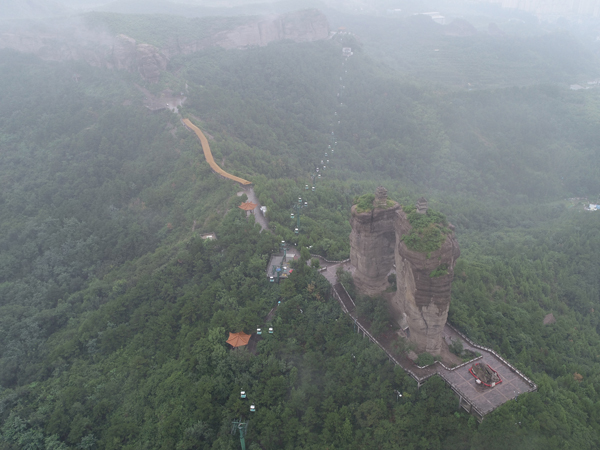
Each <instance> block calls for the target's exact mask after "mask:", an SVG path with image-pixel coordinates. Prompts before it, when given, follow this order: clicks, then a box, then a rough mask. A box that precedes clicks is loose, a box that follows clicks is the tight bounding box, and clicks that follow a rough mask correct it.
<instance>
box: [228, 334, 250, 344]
mask: <svg viewBox="0 0 600 450" xmlns="http://www.w3.org/2000/svg"><path fill="white" fill-rule="evenodd" d="M251 337H252V336H251V335H250V334H246V333H244V332H243V331H240V332H239V333H229V339H227V343H228V344H229V345H231V346H232V347H241V346H242V345H248V341H249V340H250V338H251Z"/></svg>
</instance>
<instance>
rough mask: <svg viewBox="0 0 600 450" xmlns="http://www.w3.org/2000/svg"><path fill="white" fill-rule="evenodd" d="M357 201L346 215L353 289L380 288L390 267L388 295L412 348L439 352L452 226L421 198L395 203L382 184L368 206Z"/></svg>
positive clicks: (455, 252) (454, 251) (453, 250)
mask: <svg viewBox="0 0 600 450" xmlns="http://www.w3.org/2000/svg"><path fill="white" fill-rule="evenodd" d="M371 196H372V194H371ZM371 198H373V197H371ZM363 203H364V201H363ZM359 204H360V205H361V208H359V207H358V206H359ZM359 204H357V205H354V206H353V207H352V215H351V218H350V224H351V226H352V232H351V233H350V261H351V264H352V265H353V266H354V268H355V270H354V275H353V276H354V282H355V284H356V286H357V288H358V290H359V291H360V292H361V293H363V294H366V295H371V296H372V295H377V294H381V293H382V292H384V291H385V289H386V288H387V287H388V281H387V277H388V275H389V274H390V273H393V272H394V270H395V272H396V283H397V290H396V294H395V296H393V298H392V299H390V300H389V306H390V310H391V311H392V314H393V316H394V318H395V320H396V321H397V322H398V324H399V325H404V327H403V328H406V326H407V325H408V330H407V335H408V338H409V339H410V341H411V342H413V343H414V344H415V347H416V351H417V353H423V352H428V353H431V354H432V355H439V354H440V352H441V350H442V341H443V338H442V331H443V329H444V325H445V324H446V319H447V318H448V308H449V306H450V292H451V286H452V279H453V277H454V265H455V263H456V259H457V258H458V257H459V256H460V250H459V247H458V243H457V241H456V238H455V236H454V227H453V226H452V225H451V224H449V223H448V222H447V221H446V218H445V217H444V215H443V214H441V213H438V212H435V211H433V210H431V209H428V206H427V200H426V199H425V198H423V197H421V198H420V199H419V201H418V202H417V205H416V206H405V207H400V205H399V204H398V203H397V202H394V201H391V200H389V199H388V198H387V191H386V190H385V188H383V187H379V188H378V189H377V191H376V193H375V198H374V200H373V206H372V209H370V210H368V208H364V205H363V204H361V203H360V202H359Z"/></svg>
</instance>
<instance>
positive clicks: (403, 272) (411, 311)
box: [392, 210, 460, 355]
mask: <svg viewBox="0 0 600 450" xmlns="http://www.w3.org/2000/svg"><path fill="white" fill-rule="evenodd" d="M410 231H411V225H410V223H409V221H408V218H407V217H406V214H405V213H404V211H402V210H400V211H399V212H398V220H397V222H396V254H395V256H396V285H397V290H396V296H395V298H394V300H393V301H392V303H393V305H392V306H393V307H394V308H393V309H394V310H399V311H402V312H403V313H404V314H406V321H407V324H408V329H409V339H410V340H411V341H412V342H413V343H415V344H416V346H417V349H416V350H417V352H419V353H422V352H428V353H431V354H432V355H437V354H439V353H440V351H441V349H442V331H443V330H444V325H445V324H446V320H447V318H448V308H449V307H450V293H451V287H452V280H453V278H454V265H455V263H456V259H457V258H458V257H459V256H460V250H459V247H458V242H457V241H456V238H455V236H454V232H452V233H451V234H449V235H448V236H446V240H445V241H444V243H443V244H442V246H441V248H440V249H439V250H436V251H435V252H431V253H421V252H417V251H414V250H410V249H409V248H408V247H407V246H406V244H405V243H404V242H403V240H402V236H404V235H408V234H409V233H410Z"/></svg>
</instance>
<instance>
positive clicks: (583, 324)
mask: <svg viewBox="0 0 600 450" xmlns="http://www.w3.org/2000/svg"><path fill="white" fill-rule="evenodd" d="M121 19H122V18H121ZM121 19H119V20H121ZM130 19H131V18H130ZM134 20H139V23H141V24H142V26H141V29H145V28H144V27H145V25H144V24H146V25H147V24H148V23H149V22H147V21H144V19H143V18H134ZM383 29H385V28H384V27H382V30H383ZM417 38H418V37H415V39H417ZM539 45H540V46H541V48H542V49H543V51H544V52H547V54H548V55H550V56H548V58H550V59H552V58H554V57H553V56H552V52H553V51H555V50H552V49H550V48H549V47H548V45H549V44H546V43H544V42H541V43H540V44H539ZM342 46H351V47H352V48H353V51H354V55H353V56H352V57H350V58H349V59H348V60H347V61H344V59H343V57H342V52H341V48H342ZM373 55H374V54H373V53H371V51H370V50H369V46H368V45H365V46H364V47H363V46H362V45H361V44H360V43H359V41H357V40H356V39H355V38H354V37H352V36H350V35H341V36H336V37H335V38H333V39H331V40H327V41H323V42H316V43H303V44H297V43H291V42H281V43H276V44H272V45H269V46H267V47H264V48H251V49H246V50H231V51H225V50H220V49H208V50H204V51H200V52H197V53H194V54H190V55H186V56H177V57H174V58H173V59H171V61H170V63H169V67H168V69H167V72H165V73H163V74H162V78H161V81H160V83H159V84H157V85H154V86H145V87H148V88H150V89H151V91H152V92H154V93H159V92H161V90H163V89H166V88H173V89H175V88H176V89H177V92H181V91H182V90H183V89H185V95H186V97H187V99H186V102H185V103H184V106H183V108H181V109H180V112H181V114H182V116H184V117H188V118H190V119H191V120H192V121H193V122H194V123H195V124H197V125H198V126H199V127H200V128H201V129H202V130H203V131H204V132H205V133H206V134H207V137H208V138H209V140H210V145H211V148H212V151H213V154H214V157H215V160H216V161H217V162H218V163H219V165H220V166H221V167H223V168H224V169H225V170H227V171H229V172H231V173H234V174H236V175H240V176H243V177H244V178H248V179H250V180H252V181H253V182H254V184H255V185H254V190H255V193H256V194H257V196H258V198H259V200H260V202H261V203H262V204H263V205H266V206H267V208H268V214H267V215H268V218H269V220H270V228H271V231H272V232H269V231H264V232H262V233H261V232H260V227H259V226H258V225H257V224H255V223H254V218H253V217H252V216H250V217H246V214H245V212H243V211H241V210H240V209H238V208H237V206H238V205H239V204H240V202H241V201H243V200H244V199H245V197H244V196H243V195H242V196H237V195H236V192H237V191H238V190H240V187H239V186H237V185H234V184H233V183H231V182H229V181H227V180H223V179H220V178H218V177H217V176H216V175H215V174H213V173H212V172H211V171H210V169H209V167H208V165H207V163H206V161H205V160H204V159H203V156H202V151H201V148H200V144H199V142H198V140H197V138H196V137H195V135H194V134H193V133H191V132H189V131H188V130H186V129H185V128H184V127H183V126H182V125H181V123H180V117H178V116H177V115H176V114H173V113H171V112H167V111H166V110H162V111H156V112H151V111H150V110H148V109H147V108H145V107H144V106H143V96H142V94H141V91H140V89H139V86H143V85H144V82H143V80H142V79H141V77H139V76H138V75H136V74H129V73H126V72H119V71H109V70H105V69H98V68H93V67H90V66H88V65H86V64H84V63H77V62H44V61H42V60H40V59H37V58H34V57H30V56H24V55H22V54H18V53H15V52H10V51H7V50H2V52H1V53H0V68H1V70H0V81H1V83H0V98H2V99H3V101H2V103H1V104H0V189H1V190H0V229H1V230H2V231H3V233H2V235H0V449H7V450H8V449H55V450H56V449H111V448H114V449H139V448H153V449H154V448H156V449H196V448H200V449H234V448H239V445H240V444H239V437H237V436H232V435H231V424H232V421H233V420H234V419H239V418H243V419H246V420H249V424H250V425H249V427H248V435H247V437H246V443H247V446H248V448H250V449H322V448H330V449H334V448H335V449H357V450H358V449H365V448H377V449H397V448H413V449H479V448H487V449H504V448H507V447H510V448H515V449H537V448H544V449H548V448H550V449H554V448H556V449H563V448H581V449H593V448H597V447H598V446H599V445H600V439H599V436H600V394H598V392H600V378H599V377H598V373H599V369H600V336H599V334H598V324H599V322H598V318H597V315H598V310H599V309H600V285H599V284H598V273H599V272H600V257H599V256H598V255H600V238H599V237H598V236H600V225H599V219H600V217H597V216H596V214H600V213H593V212H587V211H583V209H582V208H581V205H579V204H578V202H574V204H575V205H576V206H572V203H569V202H566V201H565V198H568V197H584V196H587V197H589V198H590V200H591V201H592V202H593V201H594V200H595V198H596V196H597V195H598V193H599V192H600V185H599V184H598V183H599V181H598V177H597V172H598V169H599V166H598V160H599V158H598V156H599V155H598V148H597V145H596V143H597V141H598V138H599V136H598V127H597V126H596V124H597V118H598V111H599V109H598V105H599V97H598V91H597V90H593V89H590V90H585V91H579V92H572V91H569V90H568V89H566V88H562V87H557V86H553V85H532V86H528V87H509V88H498V89H480V90H477V91H475V90H474V91H468V90H464V89H461V90H455V89H451V88H447V87H443V85H441V84H436V85H435V86H432V85H431V84H429V83H428V82H425V81H423V80H420V81H415V79H414V77H412V76H411V77H407V76H406V74H405V73H399V72H397V71H396V70H395V69H392V68H390V67H389V66H387V65H386V64H384V63H382V62H381V60H380V59H378V57H377V56H376V55H375V56H373ZM471 56H472V58H473V60H474V61H476V60H477V59H478V56H477V53H474V54H473V55H471ZM406 58H409V59H410V58H411V56H410V55H407V56H406ZM342 63H344V65H342ZM555 63H556V64H559V65H560V64H562V63H561V62H560V61H558V62H557V61H555ZM448 70H451V69H448ZM529 75H535V74H534V73H533V74H529ZM136 84H138V86H137V87H136ZM534 84H535V83H534ZM338 94H341V98H340V97H338ZM340 103H341V104H340ZM338 121H339V123H338ZM332 130H334V135H333V139H332V135H331V131H332ZM329 145H332V147H333V150H335V152H332V151H331V149H329ZM326 152H327V153H328V155H327V156H325V153H326ZM322 159H323V160H326V159H329V160H330V163H328V164H326V165H327V169H321V172H320V173H321V174H322V177H321V179H317V181H316V185H315V187H316V189H315V191H312V189H310V187H312V185H313V181H312V180H311V178H310V175H311V173H313V174H315V173H316V172H314V171H315V168H316V167H317V166H319V167H322V165H324V164H321V163H320V161H321V160H322ZM382 184H383V185H385V186H386V187H387V188H388V190H389V195H390V198H393V199H394V200H396V201H398V202H399V203H401V204H402V205H403V206H404V207H406V208H407V210H410V207H411V205H412V204H414V200H415V199H416V198H417V197H420V196H421V195H425V196H427V198H428V200H429V204H430V205H431V206H432V207H433V208H434V209H437V210H439V211H442V212H443V213H444V214H445V216H446V217H447V218H448V221H449V222H451V223H452V224H454V225H456V234H457V238H458V239H459V242H460V245H461V253H462V255H461V258H460V260H459V261H458V263H457V265H456V268H455V280H454V283H453V298H452V302H451V307H450V315H449V317H450V321H451V322H452V323H453V324H454V325H455V326H457V327H458V328H459V329H461V330H462V331H463V332H465V333H466V334H467V335H468V336H469V337H471V338H472V339H474V340H476V341H477V342H479V343H481V344H484V345H486V346H490V347H492V348H494V349H496V350H497V351H498V352H499V353H501V354H502V355H503V356H504V357H506V358H507V359H508V360H510V361H511V362H512V363H513V364H515V365H516V366H517V367H518V368H519V369H520V370H522V371H523V372H525V373H526V374H527V375H528V376H530V377H531V378H532V379H533V380H534V381H535V383H536V384H537V385H538V386H539V389H538V391H537V392H533V393H529V394H524V395H521V396H519V397H518V398H517V399H516V400H514V401H513V400H511V401H509V402H507V403H506V404H504V405H503V406H501V407H500V408H498V409H497V410H496V411H494V412H493V413H491V414H490V415H489V416H487V417H486V418H485V420H484V421H483V422H482V423H481V424H479V423H477V421H476V420H475V418H474V417H471V416H469V415H468V414H466V413H465V412H464V411H462V410H459V409H458V401H457V399H456V397H455V395H454V394H453V393H452V391H451V390H449V389H448V388H447V387H446V386H445V385H444V383H443V382H442V380H441V379H439V378H435V377H434V378H432V379H430V380H429V381H427V382H426V383H425V384H424V385H423V386H421V388H420V389H418V388H417V385H416V383H415V382H414V381H413V380H412V378H410V377H409V376H408V375H407V374H406V373H405V372H404V371H403V370H402V369H400V368H399V367H394V366H393V365H392V364H391V363H390V362H389V360H388V359H387V357H386V356H385V354H384V353H383V352H381V351H380V350H379V349H378V347H375V346H373V345H372V344H370V343H369V342H368V340H365V339H362V338H361V337H360V335H357V334H356V333H355V331H354V328H353V325H352V322H351V321H350V320H349V319H348V317H347V316H346V315H345V314H344V313H343V312H342V310H341V308H340V307H339V305H338V303H337V302H336V301H335V300H334V299H333V298H332V297H331V295H330V286H329V284H328V283H327V281H326V280H325V278H324V277H323V276H322V275H321V274H320V273H319V272H318V270H317V269H316V267H314V265H315V262H313V263H312V265H309V264H307V263H309V259H310V253H318V254H321V255H323V256H325V257H327V258H329V259H343V258H346V257H347V256H348V252H349V244H348V234H349V232H350V227H349V222H348V218H349V212H350V207H351V205H352V204H353V203H354V202H355V201H358V199H359V196H360V195H362V194H364V193H372V192H374V190H375V188H376V187H377V186H378V185H382ZM306 185H309V189H308V190H307V189H306ZM298 196H302V197H303V199H304V200H306V201H308V205H307V207H306V208H305V209H303V210H302V216H301V219H300V224H301V229H300V233H299V234H298V235H296V234H295V233H294V231H293V228H294V226H295V222H293V221H292V220H291V219H290V208H291V206H292V205H293V204H295V203H296V202H297V198H298ZM440 217H442V216H441V215H440ZM444 224H445V222H444ZM207 232H215V233H216V236H217V239H216V240H215V241H209V240H203V239H202V238H201V237H200V235H201V234H202V233H207ZM282 239H284V240H286V241H287V242H289V243H292V244H296V245H297V248H298V250H299V253H300V255H301V257H300V259H299V260H297V261H295V262H293V263H292V267H293V269H294V270H293V272H292V275H291V276H290V277H289V279H287V280H285V281H282V283H281V284H275V283H273V284H272V283H269V281H268V278H267V277H266V274H265V269H266V264H267V260H268V258H269V256H270V255H271V254H272V253H273V252H276V251H277V250H278V248H279V244H280V242H281V240H282ZM309 249H310V250H309ZM364 305H366V306H365V308H366V309H368V308H371V310H373V311H374V312H373V311H371V312H373V314H377V315H378V320H379V319H382V320H380V321H379V322H380V323H382V324H384V325H385V326H387V327H389V320H388V321H386V320H383V319H385V315H386V311H385V308H380V307H378V305H377V304H376V300H373V299H371V300H368V301H365V303H364ZM550 313H552V314H553V316H554V318H555V319H556V322H555V323H551V324H548V325H544V322H543V321H544V317H546V316H547V315H548V314H550ZM269 326H272V327H273V328H274V333H273V334H272V335H271V334H268V333H267V332H264V333H263V334H262V336H261V337H258V336H257V335H254V336H253V337H252V340H251V342H250V345H248V347H246V348H241V349H237V350H233V349H231V348H230V347H228V346H227V345H226V344H225V341H226V339H227V337H228V332H238V331H244V332H246V333H255V331H256V328H257V327H263V329H265V328H267V327H269ZM241 390H245V391H246V392H247V394H248V398H247V399H245V400H244V399H241V398H240V391H241ZM397 392H400V393H401V394H402V397H401V398H399V397H398V395H397ZM250 404H254V405H255V406H256V411H255V412H253V413H251V412H250V406H249V405H250Z"/></svg>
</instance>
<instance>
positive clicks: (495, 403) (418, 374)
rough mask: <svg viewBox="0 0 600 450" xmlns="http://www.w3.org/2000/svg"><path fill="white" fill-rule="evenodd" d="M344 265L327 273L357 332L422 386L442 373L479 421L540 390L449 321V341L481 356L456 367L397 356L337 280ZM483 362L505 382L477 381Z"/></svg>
mask: <svg viewBox="0 0 600 450" xmlns="http://www.w3.org/2000/svg"><path fill="white" fill-rule="evenodd" d="M339 265H340V264H334V265H331V266H326V270H325V271H324V272H323V275H325V277H326V278H327V280H328V281H329V282H330V283H331V284H332V286H333V296H334V297H335V298H336V300H337V301H338V302H339V303H340V305H341V307H342V310H343V311H344V312H345V313H346V314H348V315H349V316H350V317H351V318H352V320H353V321H354V324H355V326H356V329H357V332H358V333H362V334H363V336H365V337H368V338H369V340H370V341H371V342H373V343H374V344H375V345H377V346H379V347H380V348H381V349H382V350H383V351H384V352H385V354H386V355H387V356H388V358H389V359H390V361H392V362H393V363H394V364H396V365H399V366H400V367H402V368H403V369H404V370H405V371H406V372H407V373H408V374H409V375H410V376H411V377H412V378H414V379H415V380H416V381H417V383H418V385H419V387H420V386H421V384H422V383H423V382H424V381H425V380H427V379H428V378H430V377H432V376H433V375H439V376H440V377H442V379H443V380H444V381H445V382H446V383H447V384H448V385H449V386H450V388H451V389H452V390H453V391H454V392H455V393H456V394H457V395H458V397H459V404H460V406H461V407H462V408H464V409H465V410H466V411H467V412H469V413H471V414H473V415H474V416H475V417H476V418H477V419H478V420H479V421H482V420H483V417H484V416H485V415H486V414H489V413H491V412H492V411H494V410H495V409H496V408H498V407H499V406H500V405H502V404H504V403H506V402H507V401H509V400H512V399H514V398H516V397H517V396H518V395H519V394H523V393H525V392H533V391H535V390H537V386H536V384H535V383H534V382H533V381H531V380H530V379H529V378H527V377H526V376H525V375H524V374H522V373H521V372H519V371H518V370H517V369H516V368H515V367H514V366H512V365H511V364H510V363H509V362H508V361H506V360H505V359H504V358H502V357H501V356H500V355H498V354H497V353H496V352H495V351H494V350H492V349H489V348H486V347H482V346H480V345H478V344H475V343H474V342H473V341H471V340H470V339H468V338H467V337H466V336H464V335H463V334H462V333H460V332H459V331H458V330H456V329H455V328H454V327H453V326H452V325H450V324H449V323H446V326H445V327H444V339H445V340H446V342H447V343H451V342H452V341H454V340H460V341H462V343H463V348H464V349H468V350H471V351H472V352H477V353H479V354H480V355H481V356H478V357H476V358H474V359H473V360H470V361H468V362H465V363H463V364H460V365H459V366H456V367H446V366H445V365H444V364H443V363H442V362H440V361H436V362H435V363H434V364H431V365H429V366H425V367H420V366H417V365H416V364H415V363H414V362H413V361H412V360H411V359H410V358H408V357H407V356H406V355H401V356H399V355H393V354H392V353H391V352H390V350H389V349H387V348H385V346H384V345H382V344H381V343H380V342H379V341H378V340H377V339H376V338H375V337H374V336H373V335H372V334H371V333H370V332H369V331H368V330H367V328H366V327H365V326H364V325H363V324H361V323H360V319H359V318H358V315H357V313H356V304H355V303H354V300H353V299H352V297H350V295H349V294H348V292H347V291H346V289H345V288H344V286H342V284H341V283H338V282H337V279H336V276H335V272H336V270H337V268H338V266H339ZM476 360H477V362H478V363H480V364H489V365H490V366H491V367H493V368H494V370H496V371H497V372H498V374H499V375H500V378H501V379H502V383H500V384H497V385H496V386H495V387H493V388H489V387H486V386H483V385H478V384H477V383H475V378H474V377H473V375H471V374H470V373H469V368H470V367H471V364H472V363H473V362H474V361H476Z"/></svg>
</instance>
